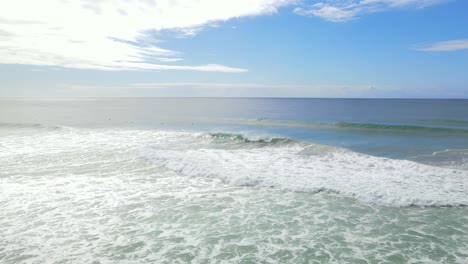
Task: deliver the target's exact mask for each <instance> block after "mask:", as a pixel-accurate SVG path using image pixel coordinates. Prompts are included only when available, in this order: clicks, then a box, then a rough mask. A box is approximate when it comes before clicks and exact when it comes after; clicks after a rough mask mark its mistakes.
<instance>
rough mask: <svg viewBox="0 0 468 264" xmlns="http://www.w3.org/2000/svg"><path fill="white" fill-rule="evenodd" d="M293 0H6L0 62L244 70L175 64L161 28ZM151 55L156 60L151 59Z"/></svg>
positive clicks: (0, 13)
mask: <svg viewBox="0 0 468 264" xmlns="http://www.w3.org/2000/svg"><path fill="white" fill-rule="evenodd" d="M291 2H293V0H236V1H233V0H184V1H177V0H157V1H156V0H99V1H98V0H41V1H34V0H33V1H31V0H4V1H1V2H0V63H2V64H29V65H48V66H61V67H68V68H81V69H100V70H120V69H124V70H199V71H221V72H244V71H246V69H242V68H235V67H228V66H223V65H218V64H207V65H197V66H189V65H182V66H181V65H174V64H167V63H173V62H176V61H180V58H179V57H178V56H179V55H180V54H178V53H177V52H175V51H172V50H167V49H162V48H160V47H159V46H157V45H155V44H158V43H157V40H155V39H153V37H152V36H154V35H155V33H157V32H158V31H160V30H175V31H178V32H180V33H181V34H185V35H194V34H196V33H197V32H198V31H200V30H201V29H202V28H203V27H204V26H206V25H209V24H211V23H215V22H222V21H226V20H229V19H233V18H239V17H246V16H257V15H264V14H272V13H275V12H276V11H277V8H279V7H281V6H284V5H287V4H289V3H291ZM149 61H160V62H162V63H165V64H155V63H150V62H149Z"/></svg>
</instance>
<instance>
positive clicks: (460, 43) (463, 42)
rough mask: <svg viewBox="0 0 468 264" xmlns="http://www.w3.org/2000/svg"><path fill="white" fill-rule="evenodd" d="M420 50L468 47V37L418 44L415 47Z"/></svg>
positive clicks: (450, 49) (451, 49) (461, 48)
mask: <svg viewBox="0 0 468 264" xmlns="http://www.w3.org/2000/svg"><path fill="white" fill-rule="evenodd" d="M414 48H415V49H416V50H419V51H455V50H464V49H468V39H459V40H449V41H441V42H437V43H432V44H429V45H418V46H415V47H414Z"/></svg>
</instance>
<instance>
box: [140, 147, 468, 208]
mask: <svg viewBox="0 0 468 264" xmlns="http://www.w3.org/2000/svg"><path fill="white" fill-rule="evenodd" d="M167 143H168V142H166V143H164V144H155V145H153V147H151V148H146V149H145V150H144V155H145V156H146V157H147V158H149V159H151V160H152V161H153V162H155V163H156V164H157V165H160V166H164V167H167V168H169V169H171V170H174V171H176V172H179V173H181V174H183V175H187V176H197V177H199V176H201V177H215V178H221V179H222V180H224V181H225V182H228V183H232V184H238V185H257V186H264V187H277V188H283V189H288V190H293V191H304V192H317V191H321V190H328V191H333V192H338V193H340V194H342V195H346V196H348V197H354V198H357V199H359V200H362V201H365V202H370V203H378V204H385V205H393V206H410V205H418V206H458V205H468V172H466V171H461V170H453V169H447V168H440V167H433V166H429V165H424V164H420V163H416V162H411V161H405V160H394V159H387V158H379V157H373V156H369V155H364V154H360V153H355V152H352V151H348V150H343V149H336V148H329V147H324V146H321V145H310V146H308V147H304V146H303V145H301V144H291V145H282V146H267V147H265V146H262V147H258V148H252V147H249V148H238V149H224V148H219V147H216V146H212V145H209V144H207V145H204V146H202V147H200V145H197V146H190V144H187V142H184V143H183V144H184V145H183V147H182V148H167V147H166V146H167ZM170 144H175V145H179V144H178V143H177V142H171V143H170ZM179 146H180V145H179ZM325 150H326V151H325ZM318 153H321V154H318ZM310 154H312V155H310ZM317 154H318V155H317Z"/></svg>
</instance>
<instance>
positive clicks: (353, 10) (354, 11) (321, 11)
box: [294, 0, 447, 22]
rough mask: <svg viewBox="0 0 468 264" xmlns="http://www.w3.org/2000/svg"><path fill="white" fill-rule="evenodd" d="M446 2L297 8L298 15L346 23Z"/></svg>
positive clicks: (365, 1)
mask: <svg viewBox="0 0 468 264" xmlns="http://www.w3.org/2000/svg"><path fill="white" fill-rule="evenodd" d="M446 1H447V0H326V1H322V2H318V3H315V4H312V5H310V6H308V7H297V8H296V9H295V10H294V12H295V13H296V14H299V15H305V16H316V17H320V18H323V19H325V20H328V21H332V22H346V21H350V20H352V19H354V18H356V17H359V16H360V15H363V14H369V13H375V12H382V11H386V10H389V9H394V8H405V7H413V8H424V7H427V6H431V5H435V4H439V3H442V2H446Z"/></svg>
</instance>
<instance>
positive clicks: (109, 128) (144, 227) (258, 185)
mask: <svg viewBox="0 0 468 264" xmlns="http://www.w3.org/2000/svg"><path fill="white" fill-rule="evenodd" d="M467 113H468V101H466V100H347V99H221V98H219V99H204V98H199V99H195V98H147V99H138V98H133V99H132V98H113V99H112V98H110V99H96V98H81V99H77V98H65V99H27V98H26V99H3V100H1V104H0V149H1V152H0V164H1V167H0V182H1V184H0V212H1V213H0V234H1V237H2V239H1V240H0V262H1V263H18V262H21V263H92V262H95V263H116V262H122V263H147V262H160V263H189V262H191V263H257V262H260V263H466V262H467V261H468V231H467V230H468V210H467V207H466V206H467V205H468V115H467Z"/></svg>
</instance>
